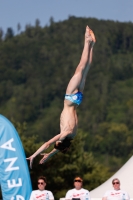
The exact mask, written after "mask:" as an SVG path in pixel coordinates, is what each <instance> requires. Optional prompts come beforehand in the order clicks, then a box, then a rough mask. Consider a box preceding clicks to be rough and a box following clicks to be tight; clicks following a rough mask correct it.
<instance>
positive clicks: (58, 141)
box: [27, 26, 96, 168]
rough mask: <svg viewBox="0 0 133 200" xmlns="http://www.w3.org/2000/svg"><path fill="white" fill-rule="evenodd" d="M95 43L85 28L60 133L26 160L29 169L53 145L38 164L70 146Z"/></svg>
mask: <svg viewBox="0 0 133 200" xmlns="http://www.w3.org/2000/svg"><path fill="white" fill-rule="evenodd" d="M95 42H96V39H95V35H94V33H93V31H92V30H91V29H90V28H89V27H88V26H86V31H85V39H84V48H83V52H82V55H81V59H80V62H79V64H78V66H77V68H76V71H75V73H74V75H73V77H72V78H71V79H70V81H69V84H68V86H67V89H66V95H65V99H64V108H63V111H62V113H61V116H60V133H59V134H58V135H56V136H55V137H53V138H52V139H50V140H49V141H47V142H45V143H44V144H43V145H42V146H41V147H40V148H39V149H38V150H37V151H36V152H35V153H34V154H33V155H31V156H30V157H29V158H27V160H30V167H31V168H32V163H33V160H34V158H35V157H36V156H37V155H38V154H40V153H41V152H42V151H44V150H46V149H47V148H48V147H49V146H50V145H52V144H53V143H54V144H55V145H54V149H53V150H52V151H51V152H49V153H44V154H41V155H43V157H42V159H41V160H40V162H39V163H40V164H42V163H45V162H46V161H47V160H48V159H49V158H50V157H51V156H53V155H54V154H56V153H57V152H59V151H61V152H63V153H65V152H66V151H67V150H68V148H69V146H70V144H71V140H72V139H73V138H74V136H75V135H76V132H77V125H78V118H77V113H76V108H77V106H78V105H80V103H81V102H82V99H83V90H84V86H85V81H86V76H87V73H88V71H89V68H90V65H91V63H92V55H93V47H94V44H95Z"/></svg>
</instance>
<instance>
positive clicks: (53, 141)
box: [26, 134, 61, 169]
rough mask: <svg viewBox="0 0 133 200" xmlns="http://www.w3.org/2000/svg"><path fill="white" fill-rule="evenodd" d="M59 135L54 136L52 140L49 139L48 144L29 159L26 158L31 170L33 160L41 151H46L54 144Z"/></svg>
mask: <svg viewBox="0 0 133 200" xmlns="http://www.w3.org/2000/svg"><path fill="white" fill-rule="evenodd" d="M60 136H61V134H58V135H56V136H55V137H53V138H52V139H50V140H49V141H48V142H45V143H44V144H43V145H42V146H41V147H40V148H39V149H38V150H37V151H36V152H35V153H34V154H33V155H31V156H30V157H29V158H26V159H27V160H30V168H31V169H32V164H33V160H34V158H35V157H36V156H37V155H38V154H40V153H41V152H42V151H44V150H46V149H48V148H49V146H50V145H51V144H53V143H55V142H56V141H57V140H59V138H60Z"/></svg>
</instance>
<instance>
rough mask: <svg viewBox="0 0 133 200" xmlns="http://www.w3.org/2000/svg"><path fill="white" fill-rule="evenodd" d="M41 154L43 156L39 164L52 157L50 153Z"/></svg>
mask: <svg viewBox="0 0 133 200" xmlns="http://www.w3.org/2000/svg"><path fill="white" fill-rule="evenodd" d="M40 155H42V156H43V158H42V159H41V160H40V162H39V164H43V163H45V162H46V161H47V160H48V159H49V158H50V154H49V153H41V154H40Z"/></svg>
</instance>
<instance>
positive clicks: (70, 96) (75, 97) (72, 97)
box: [65, 92, 83, 105]
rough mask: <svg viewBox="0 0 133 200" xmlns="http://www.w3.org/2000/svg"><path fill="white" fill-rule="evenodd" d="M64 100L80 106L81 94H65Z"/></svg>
mask: <svg viewBox="0 0 133 200" xmlns="http://www.w3.org/2000/svg"><path fill="white" fill-rule="evenodd" d="M65 99H67V100H69V101H71V102H73V103H75V104H77V105H80V104H81V102H82V99H83V94H82V93H81V92H77V93H75V94H66V95H65Z"/></svg>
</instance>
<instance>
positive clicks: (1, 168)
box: [0, 115, 32, 200]
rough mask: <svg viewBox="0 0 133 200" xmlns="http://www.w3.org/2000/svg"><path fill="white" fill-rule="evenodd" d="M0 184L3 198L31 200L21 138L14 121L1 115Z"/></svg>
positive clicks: (29, 181) (4, 199) (27, 170)
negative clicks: (13, 123)
mask: <svg viewBox="0 0 133 200" xmlns="http://www.w3.org/2000/svg"><path fill="white" fill-rule="evenodd" d="M0 185H1V189H2V196H3V200H29V198H30V194H31V190H32V188H31V180H30V175H29V169H28V165H27V161H26V157H25V153H24V150H23V146H22V143H21V140H20V138H19V136H18V133H17V131H16V129H15V128H14V126H13V125H12V123H11V122H10V121H9V120H8V119H7V118H5V117H4V116H2V115H0Z"/></svg>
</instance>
